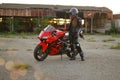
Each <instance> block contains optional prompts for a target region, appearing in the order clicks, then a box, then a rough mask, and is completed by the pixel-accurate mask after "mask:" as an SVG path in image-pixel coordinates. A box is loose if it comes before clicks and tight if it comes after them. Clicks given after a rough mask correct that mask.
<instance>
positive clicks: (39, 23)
mask: <svg viewBox="0 0 120 80" xmlns="http://www.w3.org/2000/svg"><path fill="white" fill-rule="evenodd" d="M49 19H50V18H49V17H44V18H33V20H32V22H33V23H34V25H35V32H36V33H39V32H40V31H41V30H42V29H43V28H45V27H46V26H47V25H48V24H49Z"/></svg>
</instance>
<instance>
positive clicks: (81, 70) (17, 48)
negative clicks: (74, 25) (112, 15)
mask: <svg viewBox="0 0 120 80" xmlns="http://www.w3.org/2000/svg"><path fill="white" fill-rule="evenodd" d="M110 39H114V40H112V41H109V40H110ZM104 40H107V41H104ZM38 42H39V40H38V39H37V35H34V36H26V37H21V36H14V37H9V38H6V37H0V80H120V50H118V49H110V47H111V46H114V45H117V44H118V42H120V37H119V38H117V37H112V36H108V35H85V40H82V39H80V43H81V47H82V49H83V51H84V53H85V61H81V60H80V57H79V56H77V59H76V60H75V61H70V60H69V58H68V57H67V56H66V55H63V58H62V60H61V56H48V57H47V59H45V61H42V62H38V61H36V60H35V59H34V57H33V51H34V48H35V46H36V45H37V43H38Z"/></svg>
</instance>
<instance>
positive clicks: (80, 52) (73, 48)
mask: <svg viewBox="0 0 120 80" xmlns="http://www.w3.org/2000/svg"><path fill="white" fill-rule="evenodd" d="M75 48H76V49H77V51H78V53H79V55H80V57H81V60H84V53H83V51H82V49H81V46H80V43H79V42H76V43H74V44H72V45H71V51H72V52H73V54H72V57H73V58H75V55H76V53H75Z"/></svg>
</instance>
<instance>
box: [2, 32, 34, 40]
mask: <svg viewBox="0 0 120 80" xmlns="http://www.w3.org/2000/svg"><path fill="white" fill-rule="evenodd" d="M33 35H36V34H35V33H25V32H22V33H11V32H4V33H0V37H4V38H14V37H16V36H19V37H21V38H23V39H27V36H33Z"/></svg>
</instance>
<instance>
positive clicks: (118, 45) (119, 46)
mask: <svg viewBox="0 0 120 80" xmlns="http://www.w3.org/2000/svg"><path fill="white" fill-rule="evenodd" d="M110 48H111V49H120V43H118V44H117V45H116V46H111V47H110Z"/></svg>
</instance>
